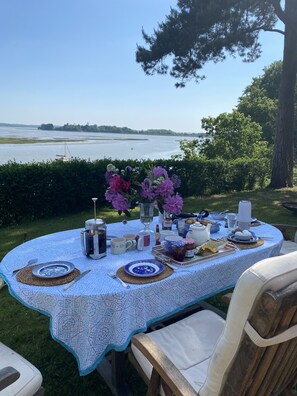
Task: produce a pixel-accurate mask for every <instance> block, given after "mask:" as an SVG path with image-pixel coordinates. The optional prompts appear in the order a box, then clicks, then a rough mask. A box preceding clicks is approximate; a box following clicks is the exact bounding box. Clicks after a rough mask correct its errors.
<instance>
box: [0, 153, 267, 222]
mask: <svg viewBox="0 0 297 396" xmlns="http://www.w3.org/2000/svg"><path fill="white" fill-rule="evenodd" d="M110 162H111V160H110V159H104V160H98V161H93V162H92V161H85V160H73V161H70V162H60V161H54V162H42V163H30V164H17V163H15V162H10V163H8V164H5V165H1V166H0V225H4V224H6V225H7V224H13V223H20V222H21V221H22V220H23V219H32V220H33V219H38V218H43V217H50V216H52V215H59V214H66V213H77V212H79V211H82V210H85V209H89V208H90V205H91V198H92V197H98V207H100V206H103V205H106V201H105V198H104V192H105V188H106V183H105V178H104V174H105V171H106V166H107V164H108V163H110ZM112 162H113V164H114V165H115V166H117V167H118V168H120V169H121V168H124V167H125V166H126V165H128V164H129V165H130V166H132V167H133V166H139V167H141V168H143V169H144V170H145V169H146V168H150V167H153V166H155V165H159V166H164V167H166V169H167V170H168V171H169V173H170V174H173V173H176V174H177V175H178V176H179V177H180V178H181V187H180V189H179V193H180V195H181V196H183V197H187V196H191V195H203V194H217V193H223V192H228V191H234V190H236V191H241V190H245V189H252V188H254V187H255V186H257V185H258V186H261V187H263V185H264V182H265V178H266V177H267V176H269V172H270V167H269V163H268V161H267V160H265V159H262V160H260V159H259V160H255V159H253V160H238V159H237V160H235V161H224V160H221V159H220V160H205V159H197V160H177V159H175V160H174V159H172V160H155V161H152V160H147V161H137V160H129V161H124V160H114V161H112Z"/></svg>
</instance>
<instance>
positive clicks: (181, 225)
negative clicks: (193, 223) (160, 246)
mask: <svg viewBox="0 0 297 396" xmlns="http://www.w3.org/2000/svg"><path fill="white" fill-rule="evenodd" d="M185 227H186V220H185V219H177V230H178V235H179V236H181V237H183V238H184V237H185Z"/></svg>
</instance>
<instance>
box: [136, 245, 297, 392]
mask: <svg viewBox="0 0 297 396" xmlns="http://www.w3.org/2000/svg"><path fill="white" fill-rule="evenodd" d="M131 351H132V352H131V353H130V360H131V362H132V364H134V366H135V367H136V369H137V370H138V372H139V373H140V374H141V375H142V377H143V378H144V380H145V381H146V383H147V384H148V393H147V395H150V396H152V395H159V393H161V394H165V395H166V396H168V395H176V396H192V395H200V396H218V395H219V396H222V395H224V396H243V395H246V396H248V395H249V396H270V395H293V394H295V393H294V391H292V390H291V389H292V388H293V386H294V385H295V384H296V382H297V252H295V253H291V254H286V255H283V256H278V257H273V258H269V259H265V260H263V261H261V262H259V263H257V264H255V265H254V266H252V267H251V268H250V269H248V270H247V271H245V272H244V273H243V274H242V276H241V277H240V279H239V280H238V282H237V285H236V287H235V289H234V292H233V297H232V300H231V303H230V306H229V310H228V314H227V319H226V321H224V320H223V319H222V318H221V317H220V316H218V315H217V314H216V313H213V312H211V311H209V310H202V311H199V312H197V313H195V314H194V315H191V316H189V317H188V318H185V319H182V320H181V321H179V322H176V323H174V324H171V325H170V326H168V327H166V328H163V329H160V330H156V331H153V332H152V333H149V334H138V335H136V336H134V337H132V348H131Z"/></svg>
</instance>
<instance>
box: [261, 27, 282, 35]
mask: <svg viewBox="0 0 297 396" xmlns="http://www.w3.org/2000/svg"><path fill="white" fill-rule="evenodd" d="M263 30H264V31H265V32H275V33H280V34H283V35H285V32H284V31H283V30H280V29H265V28H263Z"/></svg>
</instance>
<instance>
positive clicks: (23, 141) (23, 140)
mask: <svg viewBox="0 0 297 396" xmlns="http://www.w3.org/2000/svg"><path fill="white" fill-rule="evenodd" d="M123 140H124V141H143V140H148V139H145V138H139V139H138V138H92V139H72V140H71V139H70V140H69V139H26V138H1V137H0V144H35V143H39V144H43V143H64V142H67V143H82V142H85V143H89V142H90V141H94V144H96V142H97V141H98V142H102V141H108V142H111V141H123Z"/></svg>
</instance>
